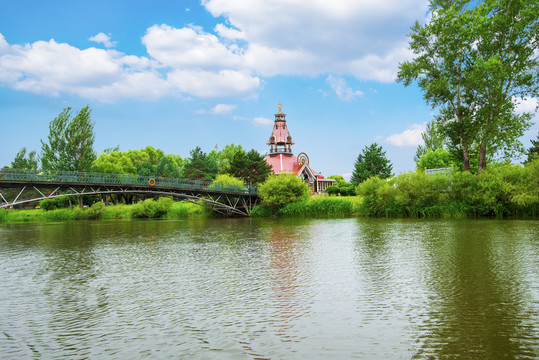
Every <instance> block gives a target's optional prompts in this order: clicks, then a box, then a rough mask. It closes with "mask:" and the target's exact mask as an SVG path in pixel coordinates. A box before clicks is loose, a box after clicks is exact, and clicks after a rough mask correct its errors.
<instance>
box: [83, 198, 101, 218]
mask: <svg viewBox="0 0 539 360" xmlns="http://www.w3.org/2000/svg"><path fill="white" fill-rule="evenodd" d="M104 210H105V204H104V203H102V202H101V201H98V202H96V203H93V204H92V206H90V208H88V209H87V210H86V212H87V215H86V216H87V218H88V219H98V218H99V217H100V216H101V214H102V213H103V211H104Z"/></svg>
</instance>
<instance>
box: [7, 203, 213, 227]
mask: <svg viewBox="0 0 539 360" xmlns="http://www.w3.org/2000/svg"><path fill="white" fill-rule="evenodd" d="M152 201H153V200H152ZM159 203H160V202H159V201H153V203H152V202H149V201H146V206H145V205H144V202H143V203H141V204H133V205H125V204H119V205H111V206H104V204H103V203H96V204H98V205H96V204H94V205H92V206H90V207H87V208H80V207H78V206H74V207H72V208H62V209H55V210H49V211H46V210H43V209H21V210H19V209H14V210H6V209H0V222H3V223H21V222H47V221H70V220H96V219H100V220H120V219H133V218H162V219H182V218H204V217H208V216H211V214H210V213H209V212H208V210H206V208H204V207H202V206H200V205H196V204H193V203H189V202H185V201H182V202H172V200H170V202H167V203H169V204H167V205H168V206H160V204H159ZM161 203H162V202H161ZM161 205H162V204H161Z"/></svg>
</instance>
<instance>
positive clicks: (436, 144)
mask: <svg viewBox="0 0 539 360" xmlns="http://www.w3.org/2000/svg"><path fill="white" fill-rule="evenodd" d="M421 138H422V139H423V145H418V146H417V149H416V152H415V156H414V161H415V163H416V164H419V159H420V158H421V156H422V155H424V154H425V153H426V152H427V151H429V150H432V151H435V150H437V149H440V148H443V147H444V143H445V141H446V138H445V136H444V134H443V132H442V131H441V130H440V129H439V127H438V123H437V122H436V121H431V122H429V123H428V124H427V127H426V129H425V131H423V132H422V133H421Z"/></svg>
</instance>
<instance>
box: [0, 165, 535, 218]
mask: <svg viewBox="0 0 539 360" xmlns="http://www.w3.org/2000/svg"><path fill="white" fill-rule="evenodd" d="M280 178H281V179H284V180H286V179H285V178H283V177H282V175H281V176H280ZM293 180H296V179H293ZM297 181H299V180H297ZM300 183H301V182H300ZM284 184H288V182H286V181H285V182H284ZM281 185H282V184H281ZM302 186H304V185H302ZM303 190H306V189H303ZM274 191H276V190H274ZM283 191H284V190H283ZM283 191H277V193H279V194H281V193H282V192H283ZM284 193H286V191H284ZM356 193H357V194H358V195H357V196H328V195H326V196H298V197H296V198H295V199H297V200H296V201H290V202H288V203H284V202H283V203H279V202H278V201H277V200H275V199H273V200H275V201H274V202H273V203H270V204H271V205H267V204H266V205H264V201H262V204H261V205H257V206H255V207H254V208H253V209H252V212H251V216H252V217H258V218H259V217H350V216H375V217H402V218H439V217H466V218H478V217H482V218H488V217H491V218H492V217H495V218H535V219H536V218H538V215H539V159H535V160H533V161H531V162H530V163H527V164H525V165H524V166H520V165H513V164H492V165H491V167H490V168H489V169H487V170H485V171H483V173H482V174H480V175H476V174H472V173H470V172H468V171H459V170H457V169H452V170H451V171H450V172H448V173H437V174H432V175H427V174H426V173H425V172H424V171H420V170H418V171H415V172H408V173H403V174H400V175H397V176H394V177H391V178H388V179H381V178H379V177H378V176H374V177H371V178H369V179H368V180H366V181H364V182H362V183H360V184H359V185H358V186H357V187H356ZM281 195H282V194H281ZM285 195H286V194H285ZM285 197H286V198H289V197H288V196H285ZM262 200H264V197H262ZM51 203H54V204H51ZM62 203H64V204H66V203H67V202H66V201H62V200H61V198H57V199H54V200H53V199H50V200H42V201H41V203H40V205H41V206H40V207H41V208H40V209H21V210H19V209H11V210H6V209H0V223H16V222H37V221H62V220H94V219H104V220H112V219H144V218H153V219H156V218H161V219H188V218H203V217H219V216H221V215H217V214H214V213H212V212H211V210H208V209H207V208H205V207H204V206H202V205H198V204H193V203H189V202H185V201H179V202H176V201H174V200H173V199H171V198H166V197H161V198H159V199H157V200H154V199H152V198H149V199H145V200H141V201H139V202H138V203H136V204H132V205H125V204H118V205H111V206H105V204H104V203H103V202H101V201H97V202H95V203H93V204H92V205H91V206H88V207H84V208H81V207H79V206H74V207H67V206H65V205H64V206H52V205H58V204H62ZM55 207H58V208H55ZM47 209H48V210H47Z"/></svg>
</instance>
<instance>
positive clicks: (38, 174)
mask: <svg viewBox="0 0 539 360" xmlns="http://www.w3.org/2000/svg"><path fill="white" fill-rule="evenodd" d="M6 189H12V190H11V191H7V190H6ZM13 189H17V190H16V191H13ZM19 189H20V190H19ZM25 192H26V193H29V192H31V193H32V196H30V198H26V197H24V196H23V195H24V194H25ZM103 194H105V195H107V194H123V195H129V194H138V195H148V196H170V197H173V198H175V199H178V200H186V201H190V202H193V203H197V204H199V205H204V206H206V207H209V208H210V209H212V210H213V211H216V212H218V213H221V214H225V215H229V216H231V215H242V216H249V215H250V212H251V209H252V208H253V206H255V205H256V204H257V203H258V189H257V188H256V187H255V186H238V185H231V184H219V183H211V182H208V181H199V180H187V179H176V178H165V177H150V176H140V175H131V174H102V173H90V172H75V171H45V170H18V169H3V170H0V208H5V207H10V206H13V205H18V204H24V203H29V202H34V201H39V200H43V199H51V198H55V197H59V196H78V195H103Z"/></svg>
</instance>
